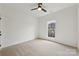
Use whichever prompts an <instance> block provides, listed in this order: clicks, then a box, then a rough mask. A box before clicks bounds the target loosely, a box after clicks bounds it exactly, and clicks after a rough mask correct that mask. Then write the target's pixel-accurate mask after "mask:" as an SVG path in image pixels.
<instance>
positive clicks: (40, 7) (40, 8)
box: [31, 3, 47, 12]
mask: <svg viewBox="0 0 79 59" xmlns="http://www.w3.org/2000/svg"><path fill="white" fill-rule="evenodd" d="M42 5H43V4H42V3H38V7H37V8H33V9H31V10H32V11H33V10H39V11H44V12H47V10H45V9H44V8H42Z"/></svg>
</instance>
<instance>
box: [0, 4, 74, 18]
mask: <svg viewBox="0 0 79 59" xmlns="http://www.w3.org/2000/svg"><path fill="white" fill-rule="evenodd" d="M73 5H75V3H43V7H44V8H45V9H46V10H47V12H43V11H38V10H34V11H31V10H30V9H32V8H35V7H37V3H24V4H23V3H17V4H13V3H9V4H0V6H6V7H9V6H10V7H11V8H12V7H16V6H17V8H18V9H19V8H20V9H21V10H22V9H23V10H25V12H27V13H28V14H30V15H33V16H35V17H41V16H45V15H47V14H50V13H53V12H57V11H59V10H61V9H64V8H67V7H70V6H73ZM20 9H19V10H20Z"/></svg>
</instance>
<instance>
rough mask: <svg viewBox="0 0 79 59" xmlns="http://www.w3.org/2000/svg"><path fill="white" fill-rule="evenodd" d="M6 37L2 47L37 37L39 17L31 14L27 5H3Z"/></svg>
mask: <svg viewBox="0 0 79 59" xmlns="http://www.w3.org/2000/svg"><path fill="white" fill-rule="evenodd" d="M2 9H3V16H4V18H3V20H4V22H5V24H4V27H5V29H4V34H5V35H4V38H3V39H2V47H7V46H11V45H15V44H18V43H22V42H25V41H29V40H33V39H35V38H36V27H37V19H36V18H34V17H32V16H30V15H29V14H28V12H27V11H26V9H25V7H23V6H19V5H9V6H3V8H2Z"/></svg>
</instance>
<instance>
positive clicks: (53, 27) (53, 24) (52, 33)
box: [48, 20, 56, 38]
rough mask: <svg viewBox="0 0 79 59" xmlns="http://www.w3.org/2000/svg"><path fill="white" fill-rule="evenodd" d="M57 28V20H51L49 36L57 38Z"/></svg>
mask: <svg viewBox="0 0 79 59" xmlns="http://www.w3.org/2000/svg"><path fill="white" fill-rule="evenodd" d="M55 28H56V21H55V20H54V21H49V22H48V37H53V38H55Z"/></svg>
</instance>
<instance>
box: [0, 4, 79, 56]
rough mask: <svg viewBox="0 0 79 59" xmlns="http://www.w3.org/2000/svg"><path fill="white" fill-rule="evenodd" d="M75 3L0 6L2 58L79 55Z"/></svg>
mask: <svg viewBox="0 0 79 59" xmlns="http://www.w3.org/2000/svg"><path fill="white" fill-rule="evenodd" d="M78 25H79V4H78V3H0V55H1V56H78V55H79V37H78V35H79V26H78Z"/></svg>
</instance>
